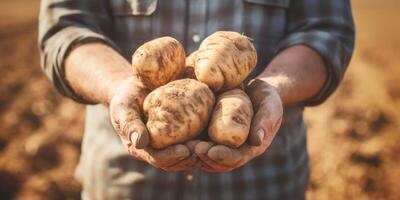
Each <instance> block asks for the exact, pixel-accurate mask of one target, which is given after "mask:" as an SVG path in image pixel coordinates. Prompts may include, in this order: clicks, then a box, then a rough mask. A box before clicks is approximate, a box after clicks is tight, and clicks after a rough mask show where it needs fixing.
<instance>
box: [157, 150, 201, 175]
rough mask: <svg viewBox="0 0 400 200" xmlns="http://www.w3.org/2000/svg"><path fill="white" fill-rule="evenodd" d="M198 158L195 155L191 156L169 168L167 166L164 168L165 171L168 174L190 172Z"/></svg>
mask: <svg viewBox="0 0 400 200" xmlns="http://www.w3.org/2000/svg"><path fill="white" fill-rule="evenodd" d="M198 159H199V158H198V157H197V155H196V154H192V155H191V156H190V157H189V158H187V159H185V160H182V161H180V162H178V163H176V164H173V165H171V166H168V167H166V168H164V170H165V171H168V172H178V171H190V170H192V169H193V168H195V166H196V164H197V162H198Z"/></svg>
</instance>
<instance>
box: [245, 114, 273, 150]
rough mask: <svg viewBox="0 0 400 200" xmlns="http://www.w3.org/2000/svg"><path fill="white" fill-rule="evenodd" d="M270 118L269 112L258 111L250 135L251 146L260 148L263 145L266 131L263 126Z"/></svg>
mask: <svg viewBox="0 0 400 200" xmlns="http://www.w3.org/2000/svg"><path fill="white" fill-rule="evenodd" d="M268 116H269V113H268V111H267V110H265V111H264V110H258V111H257V112H256V114H255V115H254V117H253V121H252V123H251V128H250V133H249V142H250V144H251V145H254V146H260V145H261V144H262V142H263V140H264V136H265V130H264V128H263V126H262V125H263V124H265V123H267V122H266V119H267V117H268Z"/></svg>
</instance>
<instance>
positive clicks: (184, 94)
mask: <svg viewBox="0 0 400 200" xmlns="http://www.w3.org/2000/svg"><path fill="white" fill-rule="evenodd" d="M214 103H215V97H214V94H213V93H212V91H211V90H210V89H209V88H208V86H207V85H206V84H204V83H201V82H199V81H197V80H194V79H181V80H176V81H172V82H170V83H168V84H166V85H164V86H161V87H159V88H157V89H155V90H154V91H152V92H150V94H149V95H148V96H147V97H146V98H145V100H144V105H143V110H144V114H145V116H146V118H147V123H146V126H147V129H148V131H149V135H150V145H151V146H152V147H154V148H157V149H161V148H165V147H167V146H169V145H173V144H178V143H182V142H185V141H187V140H190V139H193V138H195V137H197V136H198V135H199V134H200V133H201V131H202V130H203V129H204V128H205V126H206V125H207V123H208V120H209V118H210V114H211V112H212V108H213V106H214Z"/></svg>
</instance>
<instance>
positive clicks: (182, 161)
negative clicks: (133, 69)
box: [109, 80, 197, 171]
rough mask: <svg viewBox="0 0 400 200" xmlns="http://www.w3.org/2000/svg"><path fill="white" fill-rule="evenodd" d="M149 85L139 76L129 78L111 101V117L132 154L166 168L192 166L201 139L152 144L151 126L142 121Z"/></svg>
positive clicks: (158, 166) (177, 168)
mask: <svg viewBox="0 0 400 200" xmlns="http://www.w3.org/2000/svg"><path fill="white" fill-rule="evenodd" d="M148 92H149V91H148V89H147V88H146V87H144V85H143V84H142V83H141V82H138V81H137V80H127V81H126V82H125V83H124V84H123V85H121V87H120V88H119V89H117V91H116V92H115V95H114V96H113V97H112V99H111V101H110V106H109V107H110V116H111V121H112V124H113V126H114V129H115V130H116V132H117V134H118V135H119V136H120V138H121V140H122V143H123V145H124V146H125V148H126V149H127V150H128V152H129V154H130V155H131V156H132V157H134V158H135V159H138V160H143V161H145V162H147V163H149V164H151V165H153V166H154V167H157V168H161V169H164V170H166V171H180V170H190V169H192V168H193V167H194V166H195V164H196V162H197V157H196V156H195V155H194V146H195V144H197V141H188V142H186V143H184V144H178V145H173V146H169V147H168V148H165V149H163V150H157V149H154V148H152V147H150V146H149V134H148V130H147V128H146V126H145V124H144V122H143V121H142V105H143V101H144V98H145V96H146V95H147V94H148Z"/></svg>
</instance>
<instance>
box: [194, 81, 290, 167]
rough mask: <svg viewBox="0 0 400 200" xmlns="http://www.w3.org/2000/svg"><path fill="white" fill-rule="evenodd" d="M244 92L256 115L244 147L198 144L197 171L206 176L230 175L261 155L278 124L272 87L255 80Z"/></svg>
mask: <svg viewBox="0 0 400 200" xmlns="http://www.w3.org/2000/svg"><path fill="white" fill-rule="evenodd" d="M246 92H247V94H248V95H249V97H250V99H251V101H252V103H253V106H254V110H255V111H256V113H255V115H254V117H253V120H252V124H251V130H250V133H249V139H248V143H245V144H244V145H242V146H240V147H239V148H231V147H228V146H225V145H220V144H215V143H213V142H204V141H203V142H199V143H198V144H197V145H196V147H195V152H196V154H197V155H198V157H199V158H200V160H201V163H200V164H199V165H200V168H201V169H203V170H206V171H209V172H229V171H232V170H233V169H236V168H238V167H240V166H242V165H244V164H246V163H247V162H248V161H250V160H252V159H253V158H255V157H257V156H259V155H261V154H262V153H264V152H265V150H266V149H267V148H268V147H269V145H270V144H271V142H272V139H273V138H274V136H275V134H276V132H277V131H278V129H279V127H280V124H281V121H282V115H283V106H282V101H281V99H280V97H279V95H278V93H277V91H276V90H275V89H274V88H273V87H272V86H270V85H269V84H268V83H266V82H264V81H262V80H259V79H255V80H253V81H252V82H250V84H249V85H248V86H247V88H246Z"/></svg>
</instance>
